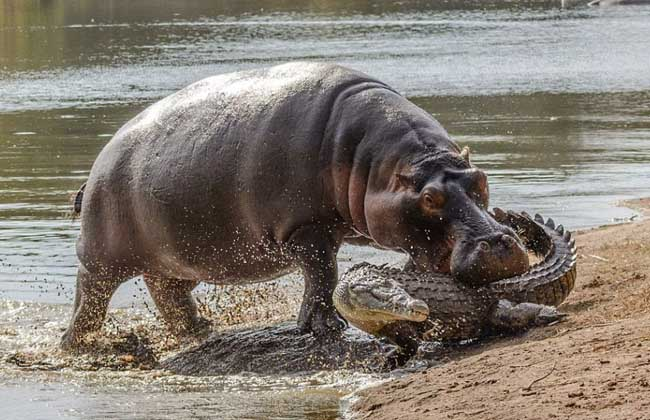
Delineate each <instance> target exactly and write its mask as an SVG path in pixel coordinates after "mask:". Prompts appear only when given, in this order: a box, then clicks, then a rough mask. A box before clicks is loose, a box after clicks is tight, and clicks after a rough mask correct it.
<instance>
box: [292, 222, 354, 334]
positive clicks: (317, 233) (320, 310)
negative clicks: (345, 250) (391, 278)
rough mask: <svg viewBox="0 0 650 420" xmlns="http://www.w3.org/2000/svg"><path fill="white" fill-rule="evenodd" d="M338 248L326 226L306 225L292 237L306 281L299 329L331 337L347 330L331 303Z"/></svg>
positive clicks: (294, 254) (330, 230)
mask: <svg viewBox="0 0 650 420" xmlns="http://www.w3.org/2000/svg"><path fill="white" fill-rule="evenodd" d="M339 245H340V240H337V239H336V238H335V235H334V234H333V232H332V229H331V228H329V227H327V226H321V225H309V226H304V227H301V228H299V229H297V230H296V231H295V232H294V233H293V234H292V235H291V238H290V240H289V252H290V253H291V254H292V255H293V256H294V258H296V260H297V262H298V264H299V265H300V267H301V268H302V273H303V276H304V278H305V292H304V295H303V299H302V305H301V307H300V314H299V315H298V327H299V329H300V331H302V332H312V333H314V334H315V335H317V336H329V335H333V334H338V333H340V332H341V331H342V330H343V328H344V327H345V323H344V321H343V320H341V318H339V316H338V314H337V313H336V309H335V308H334V303H333V302H332V293H333V292H334V288H335V287H336V282H337V281H338V276H337V265H336V253H337V251H338V248H339Z"/></svg>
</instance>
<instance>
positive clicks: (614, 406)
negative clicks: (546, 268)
mask: <svg viewBox="0 0 650 420" xmlns="http://www.w3.org/2000/svg"><path fill="white" fill-rule="evenodd" d="M626 204H627V205H629V206H631V207H635V208H637V209H639V210H640V211H641V212H642V213H643V214H644V215H646V216H650V199H645V200H636V201H633V202H629V203H626ZM576 238H577V243H578V248H579V250H578V253H579V259H578V280H577V283H576V287H575V289H574V291H573V292H572V294H571V295H570V296H569V298H568V299H567V301H566V302H565V303H564V304H563V305H562V306H561V309H563V310H564V311H565V312H567V313H568V314H569V315H570V316H569V317H568V319H567V320H566V321H565V322H561V323H559V324H556V325H553V326H550V327H546V328H538V329H535V330H532V331H530V332H528V333H526V334H524V335H522V336H518V337H511V338H501V339H494V340H491V341H490V342H487V343H483V344H481V345H475V346H471V347H468V348H461V349H458V350H456V351H454V352H452V353H451V355H449V354H448V355H447V357H448V358H447V359H445V360H441V361H440V363H439V364H437V365H435V366H434V367H430V368H428V369H426V370H423V371H421V372H417V373H413V374H410V375H408V376H405V377H402V378H400V379H395V380H393V381H390V382H387V383H384V384H382V385H379V386H377V387H373V388H368V389H366V390H363V391H361V392H360V393H359V396H360V398H359V400H358V401H357V402H356V403H355V404H354V405H353V407H352V410H353V413H354V415H355V416H356V417H358V418H364V419H365V418H367V419H373V420H375V419H377V420H380V419H400V420H406V419H474V418H475V419H499V420H505V419H553V418H556V419H569V418H570V419H572V420H578V419H626V420H628V419H650V217H646V218H645V219H644V220H641V221H635V222H633V223H629V224H624V225H616V226H607V227H602V228H598V229H594V230H589V231H584V232H580V233H578V234H577V235H576Z"/></svg>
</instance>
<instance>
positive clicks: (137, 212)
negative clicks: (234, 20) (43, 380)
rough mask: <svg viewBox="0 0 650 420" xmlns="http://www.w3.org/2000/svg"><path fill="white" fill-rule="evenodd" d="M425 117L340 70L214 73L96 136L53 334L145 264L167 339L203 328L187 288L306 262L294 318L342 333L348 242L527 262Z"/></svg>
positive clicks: (469, 261)
mask: <svg viewBox="0 0 650 420" xmlns="http://www.w3.org/2000/svg"><path fill="white" fill-rule="evenodd" d="M460 152H461V151H460V149H459V148H458V146H457V145H456V144H455V143H454V142H453V141H452V140H451V139H450V138H449V136H448V134H447V133H446V131H445V130H444V129H443V128H442V127H441V126H440V124H439V123H438V122H437V121H436V120H435V119H433V118H432V117H431V116H430V115H429V114H428V113H426V112H425V111H423V110H422V109H420V108H418V107H417V106H415V105H414V104H413V103H411V102H409V101H408V100H406V99H405V98H404V97H402V96H401V95H399V94H398V93H396V92H395V91H394V90H393V89H391V88H390V87H389V86H387V85H385V84H383V83H381V82H379V81H377V80H375V79H373V78H371V77H369V76H367V75H365V74H362V73H359V72H356V71H352V70H349V69H346V68H344V67H340V66H337V65H329V64H315V63H290V64H285V65H281V66H276V67H271V68H266V69H261V70H254V71H246V72H239V73H231V74H225V75H220V76H215V77H210V78H207V79H204V80H201V81H199V82H197V83H194V84H192V85H190V86H188V87H187V88H185V89H183V90H181V91H179V92H177V93H175V94H173V95H170V96H168V97H166V98H164V99H162V100H161V101H159V102H157V103H155V104H153V105H152V106H150V107H149V108H147V109H146V110H144V111H143V112H142V113H140V114H139V115H138V116H136V117H135V118H133V119H132V120H131V121H129V122H128V123H127V124H126V125H125V126H124V127H122V128H121V129H120V130H119V131H118V132H117V133H116V134H115V136H114V137H113V139H112V140H111V141H110V142H109V143H108V144H107V145H106V146H105V147H104V149H103V150H102V152H101V153H100V154H99V156H98V157H97V160H96V161H95V163H94V165H93V167H92V170H91V172H90V175H89V178H88V182H87V184H86V186H85V190H84V191H83V200H81V195H80V196H79V197H78V200H77V204H79V208H80V210H81V234H80V237H79V240H78V242H77V255H78V257H79V261H80V265H79V271H78V278H77V291H76V298H75V303H74V314H73V318H72V321H71V324H70V327H69V328H68V330H67V331H66V333H65V335H64V337H63V340H62V345H63V346H64V347H73V346H75V345H77V344H78V343H79V342H80V341H81V339H82V338H83V337H84V336H85V335H86V334H87V333H90V332H93V331H97V330H99V329H100V328H101V326H102V323H103V320H104V317H105V315H106V309H107V306H108V302H109V300H110V297H111V296H112V294H113V293H114V291H115V290H116V288H117V287H118V286H119V285H120V284H121V283H122V282H124V281H125V280H127V279H129V278H132V277H134V276H137V275H140V274H144V278H145V282H146V284H147V287H148V289H149V291H150V293H151V295H152V297H153V299H154V301H155V303H156V306H157V308H158V309H159V311H160V312H161V314H162V317H163V318H164V319H165V321H166V323H167V324H168V326H169V327H170V328H171V329H172V331H173V332H175V333H176V334H189V333H194V332H196V331H199V330H201V329H202V328H203V327H205V321H204V320H202V319H201V318H200V317H199V315H198V312H197V308H196V305H195V303H194V300H193V298H192V296H191V293H190V292H191V290H192V289H193V288H194V287H195V286H196V285H197V283H198V282H199V281H205V282H210V283H216V284H241V283H251V282H259V281H265V280H269V279H272V278H274V277H277V276H279V275H282V274H285V273H288V272H291V271H293V270H296V269H301V270H302V272H303V275H304V278H305V292H304V299H303V303H302V307H301V309H300V314H299V317H298V323H299V326H300V327H301V330H302V331H304V332H314V333H316V334H318V335H323V334H328V333H329V332H333V331H339V330H340V329H342V328H343V322H342V321H341V320H340V318H338V316H337V314H336V311H335V310H334V308H333V304H332V291H333V289H334V287H335V284H336V281H337V264H336V254H337V251H338V249H339V247H340V245H341V244H342V243H343V242H344V241H350V242H353V243H357V244H375V245H378V246H382V247H385V248H390V249H394V250H398V251H404V252H407V253H409V254H410V256H411V257H412V260H413V263H414V264H415V265H416V266H418V267H419V268H421V269H426V270H438V271H442V272H450V273H451V274H452V275H458V276H462V277H463V278H465V279H467V280H468V281H469V282H479V283H480V282H486V281H490V280H492V279H494V278H503V277H507V276H509V275H515V274H518V273H521V272H523V271H525V270H526V269H527V268H528V259H527V255H526V253H525V251H523V246H522V245H521V242H520V240H519V239H518V238H517V236H516V235H515V234H514V232H513V231H512V230H511V229H509V228H507V227H504V226H501V225H499V224H498V223H497V222H496V221H495V220H494V219H493V218H492V217H490V216H489V214H488V213H487V212H486V211H485V208H486V207H487V201H488V187H487V180H486V177H485V174H484V173H483V172H481V171H480V170H478V169H476V168H474V167H473V166H472V165H471V164H470V163H469V156H468V153H467V152H466V153H464V154H463V155H462V156H461V154H460Z"/></svg>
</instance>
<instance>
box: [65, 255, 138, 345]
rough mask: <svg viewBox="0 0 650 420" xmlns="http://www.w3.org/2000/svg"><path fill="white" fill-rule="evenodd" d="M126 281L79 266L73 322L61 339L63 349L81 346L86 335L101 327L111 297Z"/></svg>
mask: <svg viewBox="0 0 650 420" xmlns="http://www.w3.org/2000/svg"><path fill="white" fill-rule="evenodd" d="M125 280H127V278H124V277H123V276H122V277H120V276H113V275H108V274H104V273H97V274H96V273H90V272H89V271H88V270H87V269H86V268H85V267H84V266H83V265H80V266H79V269H78V271H77V288H76V291H75V300H74V308H73V313H72V320H71V321H70V326H69V327H68V329H67V330H66V332H65V333H64V334H63V338H62V339H61V347H62V348H63V349H71V348H75V347H78V346H79V345H80V344H81V342H82V340H83V338H84V337H85V336H86V335H88V334H90V333H93V332H96V331H99V330H100V329H101V328H102V324H103V323H104V318H106V311H107V310H108V304H109V302H110V300H111V297H112V296H113V293H115V290H116V289H117V288H118V286H119V285H120V284H122V282H124V281H125Z"/></svg>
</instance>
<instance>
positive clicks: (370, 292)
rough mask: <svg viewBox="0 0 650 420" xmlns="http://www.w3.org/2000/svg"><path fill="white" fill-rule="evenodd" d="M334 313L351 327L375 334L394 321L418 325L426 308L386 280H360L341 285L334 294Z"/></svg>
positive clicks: (394, 282) (424, 317)
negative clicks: (341, 316) (335, 311)
mask: <svg viewBox="0 0 650 420" xmlns="http://www.w3.org/2000/svg"><path fill="white" fill-rule="evenodd" d="M333 298H334V305H335V306H336V309H337V310H338V311H339V312H340V313H341V315H343V317H344V318H345V319H347V320H348V321H349V322H350V323H351V324H352V325H354V326H356V327H357V328H360V329H362V330H364V331H366V332H370V333H375V332H378V331H379V330H381V328H383V327H384V326H385V325H387V324H390V323H392V322H395V321H414V322H421V321H424V320H425V319H427V316H428V315H429V307H428V306H427V304H426V303H425V302H424V301H422V300H419V299H414V298H413V297H412V296H411V295H409V294H408V293H407V292H406V291H405V290H404V288H403V287H402V286H401V285H400V284H399V283H398V282H396V281H394V280H391V279H389V278H373V277H361V278H358V279H355V281H346V282H342V283H340V284H339V285H338V286H337V287H336V289H335V291H334V295H333Z"/></svg>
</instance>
